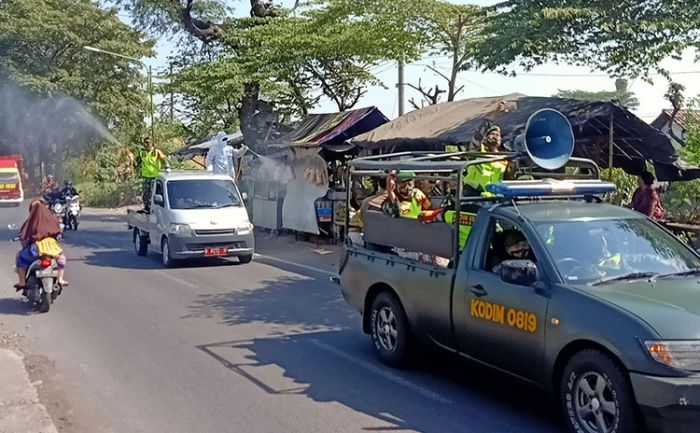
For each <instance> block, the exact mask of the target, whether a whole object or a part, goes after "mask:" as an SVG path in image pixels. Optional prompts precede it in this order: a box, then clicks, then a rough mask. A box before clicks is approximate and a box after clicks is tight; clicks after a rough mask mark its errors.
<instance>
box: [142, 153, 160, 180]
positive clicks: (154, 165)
mask: <svg viewBox="0 0 700 433" xmlns="http://www.w3.org/2000/svg"><path fill="white" fill-rule="evenodd" d="M164 157H165V156H164V155H163V153H162V152H161V151H160V150H158V149H155V150H154V151H152V152H151V151H144V152H141V177H146V178H153V177H156V176H158V173H160V165H161V162H160V161H161V159H163V158H164Z"/></svg>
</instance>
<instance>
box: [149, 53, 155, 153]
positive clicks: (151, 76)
mask: <svg viewBox="0 0 700 433" xmlns="http://www.w3.org/2000/svg"><path fill="white" fill-rule="evenodd" d="M148 94H149V97H150V99H151V104H150V105H151V141H152V142H153V145H154V146H155V145H156V121H155V117H154V116H153V112H154V111H155V107H154V105H153V73H152V72H151V65H148Z"/></svg>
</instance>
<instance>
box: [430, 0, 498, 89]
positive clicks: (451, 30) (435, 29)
mask: <svg viewBox="0 0 700 433" xmlns="http://www.w3.org/2000/svg"><path fill="white" fill-rule="evenodd" d="M485 17H486V14H485V11H484V9H482V8H480V7H478V6H474V5H456V4H452V3H448V2H444V1H435V0H427V1H423V2H422V8H421V9H420V15H419V16H418V17H417V18H418V19H417V25H416V31H417V32H419V33H421V34H423V35H424V36H425V40H424V41H422V42H423V46H424V47H425V50H426V51H427V54H428V56H433V57H446V58H448V59H449V63H450V65H449V71H448V72H443V71H441V70H439V69H438V68H436V67H433V66H430V67H429V68H430V69H431V70H432V71H433V72H435V73H436V74H437V75H438V76H440V77H441V78H442V79H444V80H445V82H446V84H447V89H446V91H445V92H444V93H445V96H446V97H447V100H448V101H454V99H455V97H456V96H457V94H458V93H459V92H460V91H462V90H463V88H464V86H459V85H458V82H457V74H458V73H459V72H460V71H464V70H468V69H471V68H472V67H473V63H474V62H473V60H474V59H473V55H474V50H475V48H476V46H477V45H478V44H479V43H481V38H482V31H483V27H484V24H485ZM418 87H420V86H418ZM421 93H423V92H421ZM439 93H440V92H439V90H438V88H437V87H436V89H435V92H434V95H437V94H439ZM424 96H428V99H431V98H430V95H425V94H424ZM432 99H433V100H435V102H437V98H434V97H433V98H432Z"/></svg>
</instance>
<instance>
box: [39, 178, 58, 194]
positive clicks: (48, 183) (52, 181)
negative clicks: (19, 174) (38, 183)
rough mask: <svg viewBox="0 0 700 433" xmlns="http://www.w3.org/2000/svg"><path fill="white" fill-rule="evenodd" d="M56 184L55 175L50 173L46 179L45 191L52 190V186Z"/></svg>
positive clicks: (44, 183)
mask: <svg viewBox="0 0 700 433" xmlns="http://www.w3.org/2000/svg"><path fill="white" fill-rule="evenodd" d="M54 185H56V180H55V179H54V178H53V175H51V174H49V175H47V176H46V178H45V179H44V182H43V185H42V190H43V191H44V192H45V193H48V192H49V191H50V190H51V187H53V186H54Z"/></svg>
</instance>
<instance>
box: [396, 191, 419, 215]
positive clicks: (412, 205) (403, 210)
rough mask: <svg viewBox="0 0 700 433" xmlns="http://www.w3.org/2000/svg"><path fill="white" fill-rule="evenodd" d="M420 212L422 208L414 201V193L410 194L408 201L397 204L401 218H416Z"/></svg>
mask: <svg viewBox="0 0 700 433" xmlns="http://www.w3.org/2000/svg"><path fill="white" fill-rule="evenodd" d="M422 210H423V206H421V204H420V203H418V200H416V195H415V193H411V200H410V201H401V202H399V212H400V216H401V217H402V218H418V215H420V213H421V211H422Z"/></svg>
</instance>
